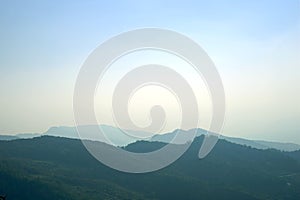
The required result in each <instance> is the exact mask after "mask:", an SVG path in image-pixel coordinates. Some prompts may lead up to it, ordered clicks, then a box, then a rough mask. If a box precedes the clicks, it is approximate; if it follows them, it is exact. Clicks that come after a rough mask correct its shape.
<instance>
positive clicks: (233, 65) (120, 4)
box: [0, 0, 300, 143]
mask: <svg viewBox="0 0 300 200" xmlns="http://www.w3.org/2000/svg"><path fill="white" fill-rule="evenodd" d="M299 9H300V7H299V1H296V0H288V1H286V0H268V1H264V0H261V1H258V0H257V1H237V0H229V1H221V0H219V1H215V0H212V1H163V2H162V1H106V2H101V1H91V0H90V1H61V2H60V1H1V6H0V84H1V85H0V91H1V99H0V110H1V112H0V133H3V134H13V133H19V132H43V131H45V130H47V128H48V127H50V126H57V125H73V123H74V122H73V113H72V93H73V88H74V83H75V80H76V76H77V73H78V72H79V69H80V66H81V65H82V63H83V62H84V60H85V59H86V58H87V56H88V55H89V53H90V52H91V51H92V50H93V49H94V48H95V47H97V45H99V44H100V43H101V42H103V41H105V40H106V39H108V38H110V37H111V36H113V35H116V34H118V33H120V32H124V31H128V30H131V29H136V28H142V27H159V28H167V29H172V30H175V31H178V32H180V33H183V34H185V35H187V36H189V37H190V38H192V39H194V40H195V41H197V42H198V43H199V44H200V45H201V46H202V47H203V48H204V49H205V50H206V51H207V53H208V54H209V55H210V57H211V58H212V59H213V60H214V62H215V64H216V66H217V67H218V70H219V72H220V74H221V77H222V79H223V82H224V87H225V92H226V96H227V119H226V124H225V127H224V134H227V135H232V136H241V137H248V138H258V139H268V140H277V141H278V140H280V141H291V142H298V143H300V135H299V134H300V129H299V125H298V122H299V120H300V106H299V103H298V102H300V95H299V94H300V88H299V83H298V82H299V78H300V66H299V65H300V63H299V52H300V51H299V50H300V42H299V41H300V40H299V30H300V29H299V24H300V14H299V13H300V12H299Z"/></svg>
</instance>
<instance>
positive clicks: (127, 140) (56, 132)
mask: <svg viewBox="0 0 300 200" xmlns="http://www.w3.org/2000/svg"><path fill="white" fill-rule="evenodd" d="M95 126H96V127H97V126H98V125H90V126H83V127H82V128H81V130H82V131H83V134H82V135H86V136H83V137H82V139H87V140H94V138H97V137H95V134H92V133H91V131H90V130H91V129H92V128H93V127H95ZM98 127H100V128H101V129H102V130H104V132H105V133H109V134H108V135H106V136H107V137H108V139H109V140H110V141H111V142H112V143H113V144H114V145H116V146H126V145H128V144H131V143H134V142H136V141H139V140H141V139H138V138H135V137H133V136H135V135H150V134H149V133H147V132H141V131H132V130H125V131H126V132H127V134H124V132H123V131H122V130H120V129H119V128H116V127H112V126H108V125H100V126H98ZM193 132H195V133H196V137H199V136H201V135H205V134H207V130H205V129H201V128H197V129H190V130H180V129H177V130H174V131H173V132H170V133H164V134H156V135H153V136H152V137H149V138H144V139H143V140H144V141H157V142H164V143H170V142H171V143H172V139H173V138H174V137H175V135H176V134H177V133H179V134H192V133H193ZM42 135H49V136H57V137H66V138H72V139H79V138H80V137H79V135H78V132H77V130H76V127H69V126H59V127H51V128H49V129H48V130H47V131H46V132H44V133H42V134H38V133H25V134H17V135H0V140H15V139H27V138H34V137H39V136H42ZM131 135H133V136H131ZM220 139H225V140H227V141H229V142H232V143H235V144H240V145H245V146H249V147H252V148H256V149H277V150H281V151H288V152H291V151H297V150H300V145H299V144H295V143H283V142H269V141H262V140H249V139H243V138H235V137H227V136H223V135H220ZM97 141H104V139H102V138H100V139H98V140H97ZM179 143H180V142H179Z"/></svg>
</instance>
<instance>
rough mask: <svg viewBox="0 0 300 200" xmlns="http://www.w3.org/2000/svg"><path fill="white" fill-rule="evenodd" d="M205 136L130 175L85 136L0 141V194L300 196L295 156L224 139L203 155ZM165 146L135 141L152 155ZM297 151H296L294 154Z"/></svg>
mask: <svg viewBox="0 0 300 200" xmlns="http://www.w3.org/2000/svg"><path fill="white" fill-rule="evenodd" d="M202 140H203V138H202V137H199V138H197V139H196V140H195V141H194V142H193V144H192V145H191V147H190V149H189V150H188V151H187V152H186V153H185V154H184V156H183V157H181V158H180V159H179V160H177V161H176V162H175V163H173V164H172V165H171V166H169V167H167V168H165V169H162V170H160V171H157V172H152V173H147V174H126V173H122V172H118V171H115V170H112V169H110V168H108V167H106V166H104V165H102V164H101V163H99V162H98V161H97V160H95V159H94V158H93V157H92V156H91V155H90V154H89V153H88V152H87V151H86V149H85V148H84V147H83V145H82V144H81V141H79V140H76V139H66V138H57V137H50V136H45V137H39V138H34V139H28V140H14V141H1V142H0V194H7V199H8V200H15V199H31V200H32V199H33V200H35V199H74V200H76V199H82V200H83V199H91V200H92V199H295V200H296V199H300V176H299V175H297V174H298V173H299V172H300V163H299V162H298V161H296V159H295V156H290V154H285V153H282V152H280V151H275V150H257V149H252V148H249V147H244V146H241V145H237V144H233V143H229V142H226V141H224V140H220V141H219V142H218V144H217V145H216V147H215V148H214V150H213V151H212V152H211V153H210V154H209V155H208V156H207V157H206V158H205V159H203V160H199V159H198V157H197V154H198V151H199V148H200V146H201V143H202ZM163 145H164V143H159V142H137V143H134V144H131V145H129V146H127V147H126V149H127V150H129V151H134V152H147V151H153V150H155V149H158V148H161V147H162V146H163ZM295 154H296V153H295Z"/></svg>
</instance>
